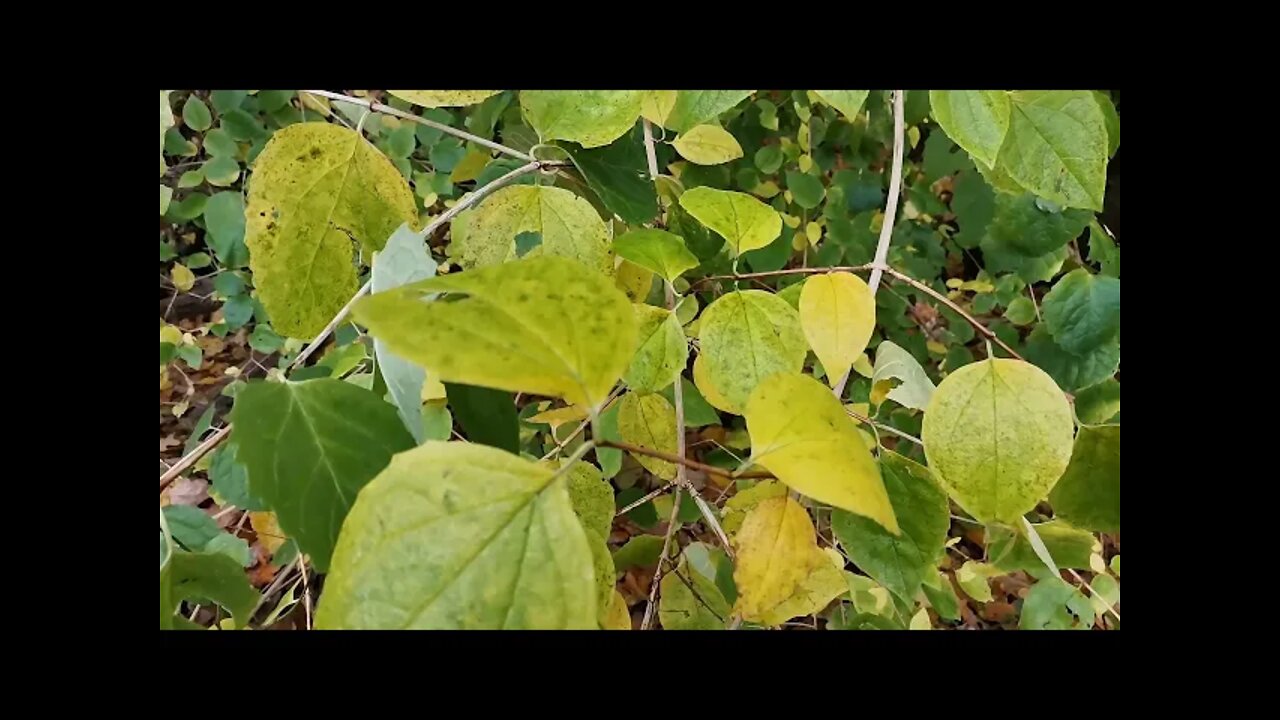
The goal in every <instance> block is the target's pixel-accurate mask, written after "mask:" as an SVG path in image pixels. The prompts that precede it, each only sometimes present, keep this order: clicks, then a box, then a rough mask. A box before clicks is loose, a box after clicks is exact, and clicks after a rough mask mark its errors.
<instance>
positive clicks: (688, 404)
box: [658, 377, 720, 428]
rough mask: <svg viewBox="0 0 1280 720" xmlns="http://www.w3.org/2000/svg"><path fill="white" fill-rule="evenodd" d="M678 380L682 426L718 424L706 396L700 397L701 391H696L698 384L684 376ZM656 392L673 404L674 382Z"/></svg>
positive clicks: (714, 411) (692, 426)
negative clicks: (681, 392) (682, 405)
mask: <svg viewBox="0 0 1280 720" xmlns="http://www.w3.org/2000/svg"><path fill="white" fill-rule="evenodd" d="M680 382H681V387H682V388H683V393H684V397H683V400H684V426H685V427H687V428H696V427H702V426H703V425H719V424H720V416H719V415H718V414H717V413H716V409H715V408H713V407H711V405H710V403H708V402H707V400H706V398H704V397H702V393H700V392H698V386H697V385H694V384H693V383H691V382H689V379H688V378H684V377H682V378H680ZM658 394H659V395H661V396H662V397H664V398H666V399H667V400H668V401H669V402H671V403H672V404H675V401H676V399H675V383H672V384H670V385H668V386H667V387H665V388H663V389H662V391H661V392H659V393H658Z"/></svg>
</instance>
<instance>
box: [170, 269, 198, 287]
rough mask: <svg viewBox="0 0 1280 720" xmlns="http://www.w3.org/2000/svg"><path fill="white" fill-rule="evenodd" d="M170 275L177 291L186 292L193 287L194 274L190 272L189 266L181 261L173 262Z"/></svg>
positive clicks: (194, 281)
mask: <svg viewBox="0 0 1280 720" xmlns="http://www.w3.org/2000/svg"><path fill="white" fill-rule="evenodd" d="M170 276H171V277H172V278H173V286H174V287H175V288H177V289H178V292H187V291H189V290H190V289H191V288H193V287H195V284H196V274H195V273H193V272H191V268H188V267H187V266H186V265H183V264H182V263H174V265H173V272H172V273H170Z"/></svg>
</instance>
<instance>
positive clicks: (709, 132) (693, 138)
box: [672, 125, 742, 165]
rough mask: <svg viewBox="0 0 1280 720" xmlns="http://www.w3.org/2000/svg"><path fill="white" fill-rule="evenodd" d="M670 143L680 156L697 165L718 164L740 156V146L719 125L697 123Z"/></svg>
mask: <svg viewBox="0 0 1280 720" xmlns="http://www.w3.org/2000/svg"><path fill="white" fill-rule="evenodd" d="M672 145H674V146H675V148H676V152H678V153H680V155H681V157H683V158H685V159H686V160H688V161H689V162H692V163H696V164H698V165H720V164H722V163H727V162H729V161H731V160H736V159H738V158H740V157H742V146H741V145H739V144H738V141H737V140H736V139H734V137H733V136H732V135H730V134H729V133H728V131H726V130H725V129H724V128H722V127H720V126H719V125H699V126H697V127H695V128H692V129H691V130H689V131H688V132H685V133H682V134H681V135H680V137H677V138H676V139H675V141H674V142H673V143H672Z"/></svg>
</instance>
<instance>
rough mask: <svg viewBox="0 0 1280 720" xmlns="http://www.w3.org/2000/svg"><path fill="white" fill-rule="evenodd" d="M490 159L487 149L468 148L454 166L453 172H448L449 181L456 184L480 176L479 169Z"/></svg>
mask: <svg viewBox="0 0 1280 720" xmlns="http://www.w3.org/2000/svg"><path fill="white" fill-rule="evenodd" d="M492 159H493V158H491V157H490V156H489V153H488V151H485V150H468V151H467V154H466V155H465V156H464V157H463V158H462V159H461V160H459V161H458V164H457V165H455V166H454V168H453V172H451V173H449V182H451V183H454V184H455V185H456V184H458V183H464V182H468V181H470V180H475V179H476V178H478V177H480V173H481V171H483V170H484V168H485V166H486V165H488V164H489V161H490V160H492Z"/></svg>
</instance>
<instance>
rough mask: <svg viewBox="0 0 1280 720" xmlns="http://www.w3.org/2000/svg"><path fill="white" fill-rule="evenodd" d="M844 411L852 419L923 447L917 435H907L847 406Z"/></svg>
mask: <svg viewBox="0 0 1280 720" xmlns="http://www.w3.org/2000/svg"><path fill="white" fill-rule="evenodd" d="M844 411H845V412H846V413H848V415H849V417H851V418H853V419H854V420H858V421H861V422H864V423H866V424H868V425H870V426H872V427H874V428H876V429H877V430H883V431H885V432H887V433H889V434H890V435H895V436H897V437H900V438H902V439H903V440H909V441H911V442H913V443H915V444H916V445H919V446H920V447H924V443H923V442H921V441H920V439H919V438H917V437H915V436H912V435H908V434H907V433H904V432H902V431H901V430H899V429H898V428H896V427H893V426H890V425H884V424H881V423H878V422H876V421H875V420H872V419H871V418H869V417H867V416H866V415H863V414H861V413H856V412H854V411H852V410H850V409H849V408H845V409H844Z"/></svg>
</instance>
